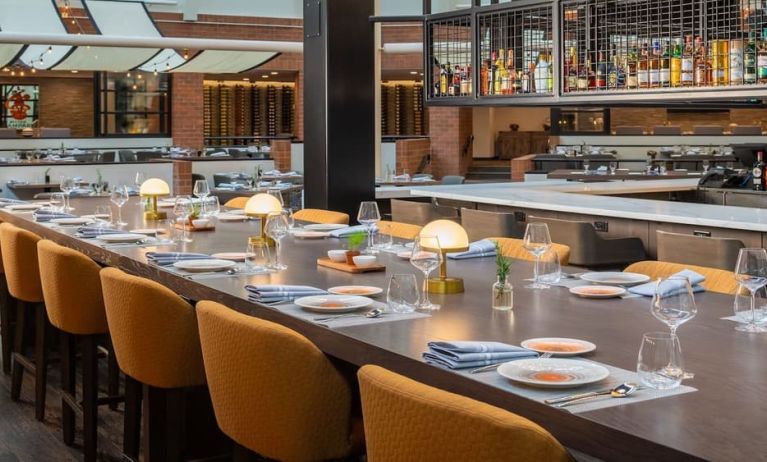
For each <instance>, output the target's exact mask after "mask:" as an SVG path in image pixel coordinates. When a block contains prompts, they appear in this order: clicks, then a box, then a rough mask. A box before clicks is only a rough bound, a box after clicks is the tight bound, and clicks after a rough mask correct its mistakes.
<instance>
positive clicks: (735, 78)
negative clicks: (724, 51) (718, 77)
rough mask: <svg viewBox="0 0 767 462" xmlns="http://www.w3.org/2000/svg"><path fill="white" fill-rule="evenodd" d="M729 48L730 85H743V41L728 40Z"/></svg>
mask: <svg viewBox="0 0 767 462" xmlns="http://www.w3.org/2000/svg"><path fill="white" fill-rule="evenodd" d="M729 48H730V55H729V67H730V85H743V78H744V71H743V61H744V59H743V51H744V50H743V40H742V39H734V40H730V45H729Z"/></svg>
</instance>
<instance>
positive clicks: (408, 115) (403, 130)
mask: <svg viewBox="0 0 767 462" xmlns="http://www.w3.org/2000/svg"><path fill="white" fill-rule="evenodd" d="M381 134H382V135H384V136H407V135H425V134H426V133H425V125H424V109H423V85H422V84H421V83H415V82H405V81H402V82H388V83H384V84H383V85H381Z"/></svg>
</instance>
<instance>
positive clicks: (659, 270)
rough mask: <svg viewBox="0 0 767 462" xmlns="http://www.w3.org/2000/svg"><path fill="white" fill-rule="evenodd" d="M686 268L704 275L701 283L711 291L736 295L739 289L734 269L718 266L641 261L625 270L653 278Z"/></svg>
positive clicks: (669, 274) (666, 275) (663, 276)
mask: <svg viewBox="0 0 767 462" xmlns="http://www.w3.org/2000/svg"><path fill="white" fill-rule="evenodd" d="M684 269H689V270H692V271H695V272H696V273H699V274H701V275H703V276H704V277H705V278H706V280H705V281H704V282H703V284H701V285H702V286H703V287H705V288H706V290H708V291H710V292H718V293H722V294H730V295H734V294H736V293H737V291H738V283H737V282H736V281H735V274H734V273H733V272H732V271H725V270H721V269H717V268H708V267H705V266H697V265H683V264H681V263H669V262H661V261H640V262H637V263H634V264H633V265H630V266H628V267H627V268H626V269H625V270H624V271H626V272H630V273H640V274H646V275H647V276H650V278H652V279H658V278H666V277H669V276H671V275H672V274H675V273H678V272H680V271H682V270H684Z"/></svg>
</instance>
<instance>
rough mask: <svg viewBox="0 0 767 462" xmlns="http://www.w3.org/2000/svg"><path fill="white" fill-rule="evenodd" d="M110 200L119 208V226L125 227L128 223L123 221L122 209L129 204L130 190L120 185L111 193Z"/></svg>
mask: <svg viewBox="0 0 767 462" xmlns="http://www.w3.org/2000/svg"><path fill="white" fill-rule="evenodd" d="M109 200H110V201H111V202H112V203H113V204H114V205H116V206H117V223H115V224H116V225H117V226H125V225H127V224H128V223H125V222H124V221H123V215H122V210H123V209H122V207H123V205H125V204H126V203H127V202H128V188H127V187H126V186H125V185H118V186H114V187H113V188H112V191H111V192H110V193H109Z"/></svg>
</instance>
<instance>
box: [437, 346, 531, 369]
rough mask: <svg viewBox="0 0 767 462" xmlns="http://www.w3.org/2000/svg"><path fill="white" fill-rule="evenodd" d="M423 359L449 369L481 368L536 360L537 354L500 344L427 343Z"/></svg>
mask: <svg viewBox="0 0 767 462" xmlns="http://www.w3.org/2000/svg"><path fill="white" fill-rule="evenodd" d="M428 346H429V351H427V352H425V353H424V354H423V359H424V360H425V361H426V362H427V363H429V364H436V365H439V366H444V367H447V368H450V369H465V368H469V367H482V366H488V365H490V364H496V363H503V362H506V361H511V360H513V359H523V358H537V357H538V353H536V352H534V351H531V350H528V349H526V348H522V347H518V346H514V345H507V344H505V343H500V342H468V341H463V342H429V344H428Z"/></svg>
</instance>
